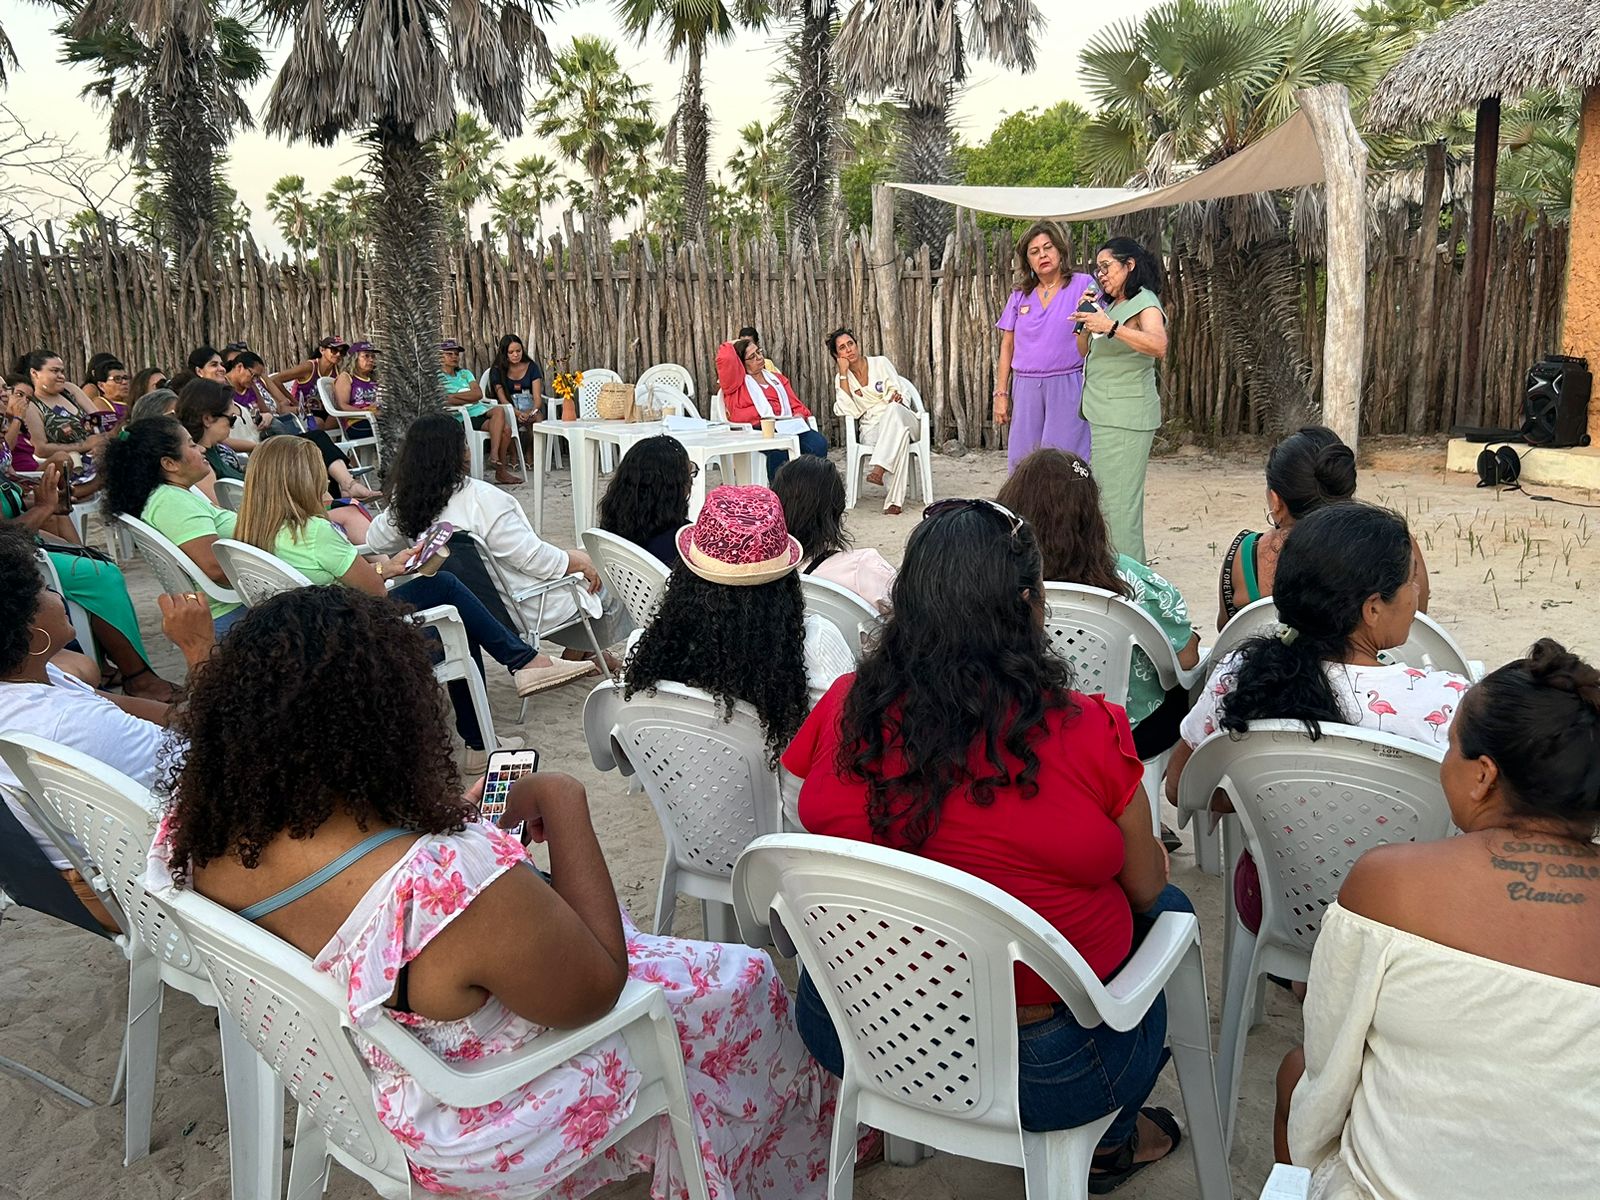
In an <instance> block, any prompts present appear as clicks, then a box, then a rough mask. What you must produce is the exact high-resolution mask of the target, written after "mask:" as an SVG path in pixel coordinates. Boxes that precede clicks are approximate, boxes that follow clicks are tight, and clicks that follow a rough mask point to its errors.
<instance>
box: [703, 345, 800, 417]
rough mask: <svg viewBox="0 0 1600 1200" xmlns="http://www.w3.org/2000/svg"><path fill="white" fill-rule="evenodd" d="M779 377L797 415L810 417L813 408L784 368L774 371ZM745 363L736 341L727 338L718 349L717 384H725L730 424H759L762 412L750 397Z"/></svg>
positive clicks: (725, 400)
mask: <svg viewBox="0 0 1600 1200" xmlns="http://www.w3.org/2000/svg"><path fill="white" fill-rule="evenodd" d="M773 374H775V375H777V377H778V384H779V385H780V386H781V387H782V388H783V390H784V391H785V392H787V393H788V394H789V407H790V409H792V410H793V412H794V415H795V416H797V417H802V418H806V419H809V418H810V416H811V410H810V409H809V408H807V407H806V406H805V405H804V404H801V403H800V398H799V397H798V396H796V395H795V394H794V385H793V384H792V383H790V382H789V378H788V376H786V375H784V374H783V373H782V372H781V371H774V372H773ZM745 378H746V377H745V371H744V364H743V363H742V362H740V361H739V356H738V355H737V354H735V353H734V352H733V343H732V342H723V343H722V346H721V347H720V348H719V349H718V350H717V384H718V386H720V387H721V388H722V402H723V404H725V405H726V406H727V408H728V424H730V425H759V424H761V414H760V412H758V411H757V410H756V406H755V402H754V401H753V400H751V399H750V391H749V389H748V388H746V387H745V382H744V381H745Z"/></svg>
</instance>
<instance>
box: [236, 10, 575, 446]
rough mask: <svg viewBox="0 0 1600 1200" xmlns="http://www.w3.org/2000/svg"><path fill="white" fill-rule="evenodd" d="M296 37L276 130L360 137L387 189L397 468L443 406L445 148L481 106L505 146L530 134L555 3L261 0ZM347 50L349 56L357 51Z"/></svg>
mask: <svg viewBox="0 0 1600 1200" xmlns="http://www.w3.org/2000/svg"><path fill="white" fill-rule="evenodd" d="M257 3H258V5H259V7H260V8H261V9H262V10H263V11H264V12H265V14H266V16H267V17H268V19H269V21H270V23H271V27H272V31H273V33H274V35H282V34H283V33H292V35H293V36H292V41H291V44H290V45H289V46H288V52H287V54H285V56H284V60H283V66H282V68H281V69H280V70H279V72H278V77H277V79H276V80H274V82H273V85H272V91H271V93H270V94H269V95H268V97H267V108H266V127H267V129H268V130H269V131H270V132H273V133H279V134H283V135H285V136H287V137H289V138H290V139H299V138H305V139H308V140H310V141H312V142H315V143H318V144H321V145H328V144H330V143H332V142H334V141H335V140H337V139H338V138H340V137H342V136H345V135H348V134H355V135H357V136H359V137H361V138H362V139H363V141H364V142H365V143H366V145H367V147H368V149H369V151H370V154H371V168H370V169H371V172H372V175H373V178H374V179H375V180H376V182H377V184H378V193H377V200H376V202H375V203H374V205H373V210H372V221H373V237H372V242H373V252H372V256H371V262H370V270H371V276H372V280H373V292H374V300H375V302H376V308H377V326H378V327H377V329H376V331H375V332H376V333H377V337H378V340H379V341H380V343H381V344H382V346H383V352H384V356H383V392H382V402H383V410H384V417H385V419H384V420H382V421H380V422H379V424H378V430H379V434H380V436H381V438H382V443H383V451H384V458H385V459H386V460H387V461H389V462H393V461H394V457H393V456H394V453H395V452H396V451H397V450H398V449H399V445H400V439H401V438H402V437H404V435H405V431H406V429H407V428H409V427H410V424H411V422H412V421H413V420H414V419H415V418H416V417H417V416H419V415H420V414H422V413H423V412H427V411H432V410H437V409H439V408H440V407H441V406H442V405H443V403H444V396H443V393H442V392H441V391H440V384H439V332H440V309H441V297H442V293H443V290H444V261H443V250H444V245H443V243H444V222H443V220H442V214H441V205H440V197H439V180H440V174H441V168H440V159H439V148H438V141H437V139H438V137H439V136H440V135H441V134H444V133H447V132H448V131H449V130H450V129H451V127H452V126H453V125H454V123H455V114H456V112H457V111H458V109H459V108H460V107H461V106H462V105H463V104H469V105H470V106H471V107H472V108H473V109H474V110H475V111H476V112H478V113H480V114H481V115H482V116H483V118H484V119H485V120H486V121H487V122H488V124H489V126H490V128H492V129H494V130H496V131H498V132H499V133H500V134H502V135H503V136H506V137H510V136H512V135H514V134H516V133H518V132H519V131H520V130H521V127H522V115H523V82H524V80H525V79H526V78H527V75H528V66H529V62H530V60H531V62H532V64H533V65H534V66H535V67H536V68H538V69H540V70H544V69H546V68H547V65H548V58H549V49H548V47H547V45H546V44H545V38H544V33H543V31H542V30H541V29H540V28H539V25H538V24H537V22H536V19H535V18H536V17H543V16H547V15H548V14H549V11H550V8H551V5H550V3H549V0H452V2H451V3H449V4H445V3H441V2H438V0H428V2H426V3H424V2H421V0H411V2H406V3H401V2H398V0H257ZM345 48H348V51H347V52H346V50H345Z"/></svg>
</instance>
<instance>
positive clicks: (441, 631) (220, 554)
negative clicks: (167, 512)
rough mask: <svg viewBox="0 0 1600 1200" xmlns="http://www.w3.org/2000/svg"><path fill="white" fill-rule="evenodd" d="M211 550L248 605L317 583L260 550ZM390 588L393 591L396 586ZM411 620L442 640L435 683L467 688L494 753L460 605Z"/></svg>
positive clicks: (222, 541)
mask: <svg viewBox="0 0 1600 1200" xmlns="http://www.w3.org/2000/svg"><path fill="white" fill-rule="evenodd" d="M211 548H212V551H213V553H215V554H216V556H217V562H219V563H220V564H222V570H223V572H224V573H225V574H226V575H227V576H228V579H229V580H230V581H231V582H232V583H233V585H234V586H235V587H237V588H238V589H239V592H240V594H241V595H243V596H245V597H246V600H245V603H246V604H264V603H265V602H266V601H268V600H270V599H271V598H272V597H273V596H276V595H277V594H278V593H279V592H289V591H293V590H294V589H295V588H302V587H310V586H311V580H309V579H307V578H306V577H305V576H304V575H303V574H301V573H300V572H299V571H297V570H296V569H295V568H294V567H291V566H290V565H289V564H288V563H286V562H284V561H283V560H282V559H281V558H278V557H277V556H276V555H273V554H268V553H267V552H266V551H265V550H262V549H261V548H260V547H258V546H252V545H250V544H249V543H247V542H240V541H235V540H234V539H233V538H218V539H217V540H216V541H215V542H214V543H213V544H212V547H211ZM386 582H387V583H388V585H389V586H390V587H391V589H392V586H393V584H394V582H395V581H394V580H392V579H391V580H388V581H386ZM402 582H403V581H402ZM401 598H402V599H403V598H404V596H403V595H402V597H401ZM406 619H407V620H409V621H411V622H413V623H414V624H417V625H420V626H422V627H423V628H424V629H431V630H433V631H434V632H435V633H436V634H438V635H439V642H440V644H441V645H442V646H443V647H444V658H443V659H442V660H440V661H439V662H436V663H434V664H433V677H434V678H435V679H437V680H438V681H439V682H440V683H441V684H448V683H451V682H454V681H455V680H458V679H460V680H464V681H465V682H466V685H467V691H468V692H470V693H471V695H472V711H473V713H474V714H475V715H476V716H477V718H478V727H479V729H480V730H481V731H482V733H483V745H484V748H485V749H486V750H494V749H495V748H496V747H497V746H499V744H500V743H499V740H498V739H497V738H496V737H495V732H494V714H493V713H492V712H491V711H490V709H489V691H488V688H487V687H485V686H484V682H483V675H482V673H481V672H479V670H478V666H477V664H476V663H474V662H473V661H472V646H471V643H469V642H468V641H467V627H466V626H465V625H464V624H463V623H462V621H461V614H460V613H459V612H457V611H456V609H455V606H454V605H451V604H437V605H435V606H434V607H432V608H423V609H418V610H417V611H416V612H414V613H411V614H409V615H408V616H407V618H406Z"/></svg>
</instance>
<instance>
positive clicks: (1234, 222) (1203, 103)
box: [1081, 0, 1391, 431]
mask: <svg viewBox="0 0 1600 1200" xmlns="http://www.w3.org/2000/svg"><path fill="white" fill-rule="evenodd" d="M1390 53H1391V52H1386V50H1385V48H1384V46H1383V45H1382V44H1381V43H1378V42H1376V41H1375V40H1374V37H1373V35H1372V34H1371V32H1370V31H1369V30H1367V29H1366V28H1364V27H1363V26H1362V25H1360V24H1359V23H1357V22H1354V21H1352V20H1351V19H1350V18H1349V17H1348V16H1347V15H1345V14H1344V13H1342V12H1340V11H1339V10H1337V9H1334V8H1333V7H1331V6H1329V5H1326V4H1324V3H1322V2H1321V0H1164V3H1161V4H1158V5H1157V6H1156V7H1155V8H1153V9H1151V10H1149V11H1148V12H1147V13H1146V14H1145V15H1144V16H1143V17H1140V18H1138V19H1135V20H1128V21H1123V22H1120V23H1119V24H1116V25H1113V26H1111V27H1110V28H1108V29H1105V30H1102V31H1101V32H1100V33H1099V34H1097V35H1096V36H1095V37H1094V38H1092V39H1090V41H1089V44H1088V46H1087V47H1086V48H1085V49H1084V51H1083V57H1082V63H1083V72H1082V76H1083V79H1084V82H1085V84H1086V86H1087V88H1088V91H1089V94H1090V95H1091V96H1092V97H1094V99H1095V100H1097V101H1098V102H1099V104H1100V113H1099V115H1098V116H1097V117H1096V118H1095V119H1094V120H1093V121H1092V122H1090V124H1089V126H1088V127H1087V129H1085V131H1084V134H1083V137H1082V141H1081V147H1082V151H1083V154H1084V156H1085V159H1086V160H1087V162H1088V165H1089V167H1090V169H1091V170H1092V171H1093V172H1094V173H1095V176H1096V180H1097V182H1101V183H1108V184H1117V185H1123V184H1126V183H1128V182H1129V181H1130V180H1133V181H1135V182H1138V183H1143V184H1161V183H1167V182H1170V181H1171V180H1172V178H1173V177H1174V176H1175V175H1176V174H1177V173H1179V172H1180V171H1181V170H1183V169H1186V168H1188V167H1190V166H1193V167H1197V168H1204V167H1208V166H1211V165H1213V164H1215V163H1217V162H1220V161H1221V160H1222V159H1224V158H1227V157H1228V156H1229V155H1232V154H1237V153H1238V152H1239V151H1240V150H1242V149H1244V148H1245V147H1246V146H1248V145H1250V144H1251V143H1252V142H1254V141H1256V140H1257V139H1258V138H1260V137H1261V136H1262V135H1263V134H1265V133H1267V132H1268V131H1269V130H1271V129H1272V128H1273V127H1275V126H1276V125H1278V124H1279V123H1280V122H1282V121H1283V120H1285V119H1286V118H1288V117H1289V115H1290V114H1291V113H1292V112H1293V111H1294V107H1295V99H1294V95H1295V92H1296V91H1298V90H1299V89H1301V88H1311V87H1316V86H1319V85H1321V84H1325V83H1340V84H1343V85H1344V86H1345V87H1346V88H1348V89H1349V90H1350V93H1351V95H1352V97H1353V98H1354V99H1355V100H1356V101H1357V102H1359V100H1360V98H1361V97H1363V96H1364V95H1365V94H1366V93H1367V92H1368V91H1370V90H1371V89H1372V87H1373V86H1374V85H1375V84H1376V83H1377V81H1378V79H1379V78H1380V77H1381V76H1382V74H1383V72H1384V70H1385V68H1386V66H1387V65H1388V63H1389V61H1390ZM1195 208H1196V210H1197V211H1196V212H1194V213H1189V214H1186V215H1185V216H1180V219H1179V221H1178V222H1177V224H1176V226H1175V240H1176V241H1178V242H1180V243H1184V244H1187V245H1188V246H1189V247H1191V248H1193V249H1195V250H1201V249H1202V248H1203V251H1204V252H1203V253H1202V254H1199V255H1197V256H1196V257H1197V259H1199V260H1201V261H1203V262H1205V263H1208V264H1209V266H1204V267H1201V268H1199V270H1200V272H1201V275H1202V277H1200V278H1199V279H1198V280H1197V282H1198V286H1200V287H1201V288H1203V289H1204V290H1205V292H1206V293H1208V301H1207V302H1206V303H1204V304H1203V306H1202V307H1203V309H1204V310H1205V311H1207V312H1209V313H1210V314H1211V319H1212V320H1213V321H1214V322H1215V323H1216V328H1217V331H1218V333H1219V335H1220V336H1221V337H1222V338H1224V339H1225V340H1226V341H1227V342H1228V343H1229V344H1230V345H1232V346H1235V347H1237V348H1238V351H1239V353H1240V355H1241V357H1242V361H1243V362H1245V363H1246V364H1248V367H1247V379H1248V389H1249V393H1250V401H1251V403H1252V405H1255V406H1256V407H1257V408H1258V409H1259V410H1261V411H1265V412H1267V413H1269V414H1270V417H1271V423H1272V424H1273V425H1274V426H1276V427H1277V428H1278V429H1279V430H1280V431H1286V430H1287V429H1292V428H1295V427H1296V426H1297V425H1299V424H1306V423H1308V419H1309V420H1315V418H1316V414H1317V413H1318V411H1319V410H1318V408H1317V406H1316V405H1314V404H1313V403H1312V398H1311V395H1310V390H1309V382H1310V378H1311V370H1310V365H1309V363H1308V362H1307V361H1306V358H1305V355H1304V354H1303V353H1302V351H1301V345H1302V339H1301V336H1300V307H1299V302H1300V294H1301V287H1300V276H1299V268H1298V256H1297V253H1296V250H1295V247H1294V244H1293V242H1292V240H1291V237H1290V227H1289V220H1288V213H1287V212H1286V211H1285V210H1284V208H1283V206H1281V205H1280V204H1279V203H1278V202H1277V201H1276V200H1275V199H1274V198H1273V197H1271V196H1242V197H1238V198H1236V199H1232V200H1222V201H1211V202H1209V203H1207V204H1205V205H1200V206H1195Z"/></svg>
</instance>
